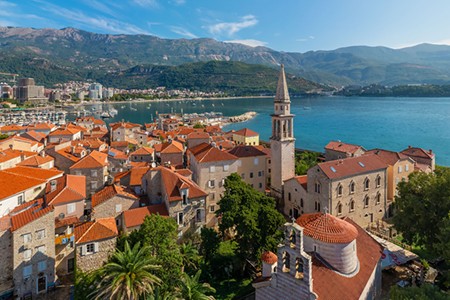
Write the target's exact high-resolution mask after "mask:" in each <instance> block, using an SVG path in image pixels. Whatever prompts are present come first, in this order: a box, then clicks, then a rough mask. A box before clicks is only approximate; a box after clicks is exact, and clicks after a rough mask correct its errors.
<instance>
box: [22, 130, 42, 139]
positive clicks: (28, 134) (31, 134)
mask: <svg viewBox="0 0 450 300" xmlns="http://www.w3.org/2000/svg"><path fill="white" fill-rule="evenodd" d="M23 135H24V137H26V138H31V139H33V140H35V141H36V142H43V140H44V139H45V138H46V137H47V135H46V134H45V133H43V132H37V131H34V130H31V131H27V132H25V133H22V136H23Z"/></svg>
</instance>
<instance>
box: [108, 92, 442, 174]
mask: <svg viewBox="0 0 450 300" xmlns="http://www.w3.org/2000/svg"><path fill="white" fill-rule="evenodd" d="M196 104H197V105H196V106H194V105H193V104H192V101H188V102H181V103H180V102H178V101H176V102H157V103H152V104H151V106H149V103H135V104H133V105H132V106H131V107H133V108H135V109H137V110H132V109H131V108H130V105H128V104H125V105H124V104H114V107H115V108H116V109H117V110H118V111H119V113H118V115H117V116H116V117H115V118H112V119H109V122H114V121H118V120H121V119H124V120H128V121H131V122H135V123H144V122H150V116H151V115H153V117H155V116H156V111H158V112H159V113H169V112H172V111H173V112H180V111H181V109H183V111H184V112H185V113H191V112H210V111H220V112H223V114H224V115H226V116H232V115H239V114H242V113H244V112H246V111H256V112H257V113H258V115H257V116H256V117H255V118H254V119H252V120H250V121H247V122H244V123H238V124H231V125H228V126H226V127H225V130H230V129H238V128H243V127H248V128H250V129H252V130H255V131H257V132H259V133H260V138H261V139H263V140H268V139H269V136H270V133H271V119H270V114H271V113H272V111H273V98H245V99H236V100H203V101H196ZM122 107H123V108H122ZM291 111H292V113H293V114H295V115H296V116H295V119H294V120H295V121H294V131H295V137H296V139H297V140H296V146H297V147H298V148H304V149H310V150H316V151H323V147H324V146H325V145H326V144H327V143H328V142H329V141H330V140H342V141H345V142H348V143H354V144H359V145H362V146H364V147H365V148H366V149H372V148H384V149H390V150H394V151H401V150H402V149H404V148H406V147H408V145H412V146H418V147H422V148H425V149H433V151H434V152H435V153H436V162H437V163H438V164H442V165H447V166H450V98H369V97H351V98H347V97H314V98H293V99H292V105H291Z"/></svg>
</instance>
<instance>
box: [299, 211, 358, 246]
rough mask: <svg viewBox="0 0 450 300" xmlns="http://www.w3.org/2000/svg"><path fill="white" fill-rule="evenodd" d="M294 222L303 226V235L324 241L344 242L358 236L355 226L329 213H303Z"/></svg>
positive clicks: (332, 242)
mask: <svg viewBox="0 0 450 300" xmlns="http://www.w3.org/2000/svg"><path fill="white" fill-rule="evenodd" d="M296 223H297V224H298V225H300V226H301V227H303V228H304V230H303V233H304V234H305V235H307V236H309V237H311V238H312V239H315V240H318V241H322V242H325V243H330V244H346V243H350V242H351V241H353V240H355V239H356V237H357V236H358V230H357V229H356V227H355V226H353V225H351V224H350V223H348V222H346V221H344V220H342V219H339V218H336V217H335V216H332V215H330V214H323V213H312V214H303V215H301V216H300V217H299V218H297V220H296Z"/></svg>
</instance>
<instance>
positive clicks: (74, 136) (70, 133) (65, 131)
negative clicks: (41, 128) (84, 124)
mask: <svg viewBox="0 0 450 300" xmlns="http://www.w3.org/2000/svg"><path fill="white" fill-rule="evenodd" d="M82 138H83V132H82V131H81V130H79V129H76V128H69V127H65V128H63V127H60V128H58V129H56V130H54V131H52V132H50V134H49V135H48V136H47V139H48V142H49V143H58V144H59V143H61V142H67V141H75V140H81V139H82Z"/></svg>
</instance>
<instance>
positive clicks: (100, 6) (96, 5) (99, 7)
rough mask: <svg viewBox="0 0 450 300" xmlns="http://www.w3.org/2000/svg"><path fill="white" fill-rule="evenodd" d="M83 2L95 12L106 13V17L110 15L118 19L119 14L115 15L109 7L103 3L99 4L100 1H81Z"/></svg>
mask: <svg viewBox="0 0 450 300" xmlns="http://www.w3.org/2000/svg"><path fill="white" fill-rule="evenodd" d="M83 2H84V3H85V4H86V5H87V6H89V7H91V8H93V9H95V10H98V11H100V12H103V13H107V14H108V15H111V16H113V17H118V16H119V13H117V12H116V11H114V10H112V9H111V6H110V5H106V4H104V3H102V2H100V1H97V0H83ZM116 8H117V7H116Z"/></svg>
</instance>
